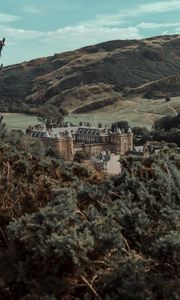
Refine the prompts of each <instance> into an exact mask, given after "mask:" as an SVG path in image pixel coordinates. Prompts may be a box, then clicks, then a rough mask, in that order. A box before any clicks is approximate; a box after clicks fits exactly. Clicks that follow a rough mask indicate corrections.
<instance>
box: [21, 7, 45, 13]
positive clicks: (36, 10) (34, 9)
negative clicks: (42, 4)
mask: <svg viewBox="0 0 180 300" xmlns="http://www.w3.org/2000/svg"><path fill="white" fill-rule="evenodd" d="M21 11H23V12H25V13H29V14H39V13H41V11H40V10H39V8H37V7H36V6H34V5H27V6H24V7H23V8H22V9H21Z"/></svg>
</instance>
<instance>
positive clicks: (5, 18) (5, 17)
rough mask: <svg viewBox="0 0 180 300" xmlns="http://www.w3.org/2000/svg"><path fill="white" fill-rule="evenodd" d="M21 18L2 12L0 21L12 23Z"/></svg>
mask: <svg viewBox="0 0 180 300" xmlns="http://www.w3.org/2000/svg"><path fill="white" fill-rule="evenodd" d="M18 19H19V17H17V16H14V15H9V14H4V13H0V23H2V24H4V23H11V22H15V21H17V20H18Z"/></svg>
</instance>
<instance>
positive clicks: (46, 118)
mask: <svg viewBox="0 0 180 300" xmlns="http://www.w3.org/2000/svg"><path fill="white" fill-rule="evenodd" d="M65 115H67V111H66V110H65V109H62V108H61V109H59V110H58V109H57V107H55V106H54V105H52V104H48V105H45V106H40V107H39V109H38V120H39V121H40V122H44V123H45V124H46V126H47V128H49V127H50V126H51V125H52V124H55V125H57V126H61V125H62V124H63V120H64V116H65Z"/></svg>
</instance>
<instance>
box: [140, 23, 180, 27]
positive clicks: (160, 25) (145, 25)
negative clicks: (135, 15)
mask: <svg viewBox="0 0 180 300" xmlns="http://www.w3.org/2000/svg"><path fill="white" fill-rule="evenodd" d="M178 26H180V23H146V22H142V23H140V24H138V25H136V27H137V28H140V29H158V28H172V27H178Z"/></svg>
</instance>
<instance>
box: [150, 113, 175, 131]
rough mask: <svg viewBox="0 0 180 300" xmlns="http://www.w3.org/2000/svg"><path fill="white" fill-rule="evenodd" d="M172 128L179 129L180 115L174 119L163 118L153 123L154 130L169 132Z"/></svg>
mask: <svg viewBox="0 0 180 300" xmlns="http://www.w3.org/2000/svg"><path fill="white" fill-rule="evenodd" d="M172 128H180V114H178V115H177V116H175V117H171V116H165V117H163V118H161V119H159V120H157V121H156V122H155V123H154V129H155V130H161V129H163V130H170V129H172Z"/></svg>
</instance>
